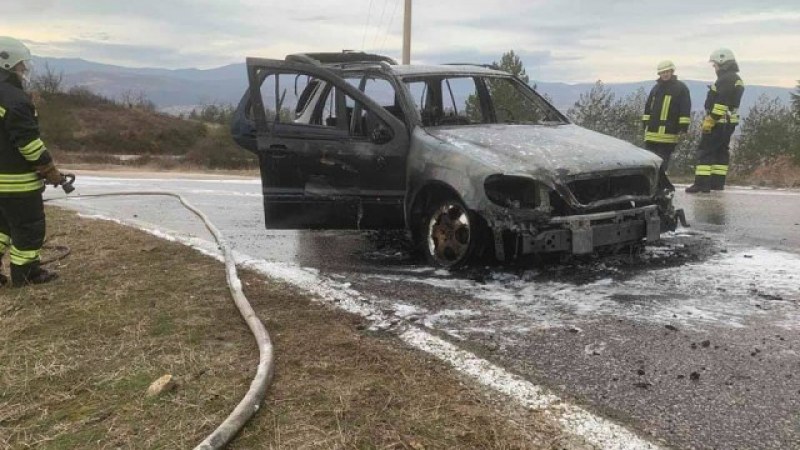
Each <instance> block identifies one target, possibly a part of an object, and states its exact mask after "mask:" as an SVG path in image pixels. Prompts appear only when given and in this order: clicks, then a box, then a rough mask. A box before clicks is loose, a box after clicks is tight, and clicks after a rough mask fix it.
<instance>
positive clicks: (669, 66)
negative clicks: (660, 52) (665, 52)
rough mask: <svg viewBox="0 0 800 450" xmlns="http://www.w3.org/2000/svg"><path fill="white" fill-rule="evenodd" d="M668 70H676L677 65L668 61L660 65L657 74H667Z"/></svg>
mask: <svg viewBox="0 0 800 450" xmlns="http://www.w3.org/2000/svg"><path fill="white" fill-rule="evenodd" d="M668 70H675V63H673V62H672V61H670V60H668V59H666V60H664V61H661V62H660V63H658V67H657V69H656V71H657V73H661V72H666V71H668Z"/></svg>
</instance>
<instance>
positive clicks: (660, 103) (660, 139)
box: [642, 61, 692, 191]
mask: <svg viewBox="0 0 800 450" xmlns="http://www.w3.org/2000/svg"><path fill="white" fill-rule="evenodd" d="M656 71H657V72H658V80H656V85H655V86H653V89H652V90H651V91H650V95H649V96H648V97H647V103H645V106H644V115H643V116H642V122H643V124H644V130H645V132H644V144H645V148H646V149H648V150H650V151H651V152H653V153H655V154H656V155H658V156H659V157H661V160H662V162H661V169H660V174H659V187H660V188H661V189H667V190H669V191H674V190H675V187H674V186H673V185H672V183H670V181H669V179H668V178H667V167H668V166H669V160H670V158H671V157H672V153H673V152H674V151H675V147H676V146H677V145H678V135H679V134H682V133H686V132H687V131H688V130H689V124H690V123H691V121H692V119H691V112H692V99H691V96H690V94H689V88H687V87H686V85H685V84H684V83H683V82H682V81H678V77H677V76H676V75H675V64H674V63H673V62H672V61H661V62H660V63H659V64H658V66H657V68H656Z"/></svg>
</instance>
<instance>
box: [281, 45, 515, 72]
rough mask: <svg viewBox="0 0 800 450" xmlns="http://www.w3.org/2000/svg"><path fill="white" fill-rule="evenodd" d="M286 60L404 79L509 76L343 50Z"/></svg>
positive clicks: (470, 66)
mask: <svg viewBox="0 0 800 450" xmlns="http://www.w3.org/2000/svg"><path fill="white" fill-rule="evenodd" d="M286 60H287V61H292V62H299V63H306V64H314V65H320V66H323V67H331V68H337V69H340V70H346V71H359V70H366V69H375V68H377V69H379V70H382V71H385V72H389V73H391V74H393V75H395V76H398V77H401V78H405V77H415V76H429V75H494V76H508V75H509V74H508V73H507V72H503V71H502V70H497V69H495V68H493V67H492V66H487V65H480V64H440V65H422V64H414V65H398V64H397V63H396V62H395V61H394V60H393V59H392V58H390V57H388V56H383V55H377V54H371V53H364V52H354V51H343V52H340V53H333V52H331V53H295V54H292V55H287V56H286Z"/></svg>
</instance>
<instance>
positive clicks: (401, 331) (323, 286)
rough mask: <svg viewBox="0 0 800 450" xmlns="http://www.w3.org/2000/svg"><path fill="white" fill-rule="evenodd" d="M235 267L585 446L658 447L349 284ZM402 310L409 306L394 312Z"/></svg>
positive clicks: (185, 240)
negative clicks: (381, 332) (380, 332)
mask: <svg viewBox="0 0 800 450" xmlns="http://www.w3.org/2000/svg"><path fill="white" fill-rule="evenodd" d="M82 217H87V218H91V219H98V220H108V221H112V222H115V223H119V224H122V225H127V226H132V227H135V228H138V229H140V230H142V231H145V232H147V233H150V234H152V235H154V236H156V237H159V238H162V239H166V240H169V241H173V242H179V243H182V244H185V245H188V246H190V247H192V248H195V249H197V250H198V251H200V252H202V253H204V254H206V255H210V256H212V257H214V258H215V259H217V260H220V261H221V260H222V259H223V256H222V253H221V252H220V251H219V249H218V247H217V246H216V244H213V243H211V242H208V241H205V240H202V239H198V238H196V237H191V236H184V235H181V234H177V233H172V232H169V231H165V230H161V229H159V228H157V227H153V226H150V225H148V224H143V223H140V222H133V221H124V220H120V219H117V218H113V217H108V216H102V215H86V214H84V215H82ZM234 258H235V259H236V261H237V263H239V264H242V265H243V266H245V267H248V268H251V269H253V270H256V271H258V272H259V273H261V274H263V275H266V276H268V277H270V278H273V279H276V280H279V281H282V282H285V283H289V284H291V285H294V286H296V287H298V288H301V289H302V290H305V291H307V292H309V293H311V294H313V295H314V296H315V297H316V298H317V299H319V300H322V301H324V302H326V303H328V304H332V305H333V306H335V307H337V308H340V309H343V310H344V311H347V312H349V313H353V314H357V315H360V316H362V317H364V318H366V319H368V320H370V321H371V322H372V323H373V327H377V328H390V327H394V328H393V329H394V330H395V331H396V332H397V335H398V336H399V338H400V339H401V340H402V341H403V342H405V343H406V344H408V345H409V346H411V347H414V348H417V349H419V350H422V351H424V352H426V353H429V354H431V355H433V356H435V357H437V358H439V359H440V360H442V361H444V362H446V363H447V364H449V365H450V366H452V367H453V368H454V369H455V370H456V371H458V372H459V373H461V374H463V375H465V376H467V377H469V378H471V379H473V380H475V381H477V382H479V383H480V384H481V385H483V386H485V387H488V388H491V389H493V390H496V391H498V392H500V393H502V394H504V395H506V396H508V397H510V398H512V399H513V400H515V401H516V402H518V403H519V404H520V405H522V406H523V407H526V408H529V409H532V410H538V411H544V412H545V413H546V414H548V415H549V416H550V417H552V418H553V419H554V420H556V421H557V422H558V423H559V424H560V425H561V426H562V427H563V429H564V431H565V432H566V433H568V434H572V435H575V436H578V437H580V438H582V439H583V440H585V441H586V442H587V443H589V444H591V445H594V446H596V447H597V448H601V449H608V450H658V449H660V447H659V446H657V445H655V444H653V443H651V442H648V441H647V440H645V439H642V438H640V437H638V436H637V435H636V434H634V433H633V432H631V431H629V430H627V429H626V428H624V427H622V426H620V425H618V424H616V423H613V422H611V421H609V420H606V419H604V418H601V417H598V416H596V415H594V414H592V413H590V412H588V411H586V410H585V409H583V408H580V407H578V406H575V405H571V404H569V403H566V402H564V401H562V400H561V399H560V398H559V397H558V396H557V395H555V394H552V393H550V392H549V391H548V390H547V389H546V388H543V387H541V386H538V385H535V384H533V383H531V382H529V381H527V380H525V379H523V378H521V377H519V376H516V375H513V374H511V373H510V372H508V371H506V370H505V369H503V368H501V367H498V366H496V365H494V364H492V363H490V362H488V361H486V360H484V359H481V358H479V357H478V356H476V355H474V354H472V353H470V352H467V351H464V350H461V349H459V348H458V347H456V346H455V345H453V344H451V343H449V342H447V341H445V340H443V339H441V338H439V337H436V336H434V335H432V334H431V333H428V332H427V331H424V330H422V329H420V328H417V327H415V326H411V325H409V324H407V323H405V322H404V321H403V320H402V319H401V317H399V316H397V315H394V314H386V313H384V312H383V311H381V310H380V309H379V308H377V307H376V306H375V305H374V302H372V301H371V300H370V299H368V298H367V297H365V296H364V295H363V294H361V293H360V292H358V291H356V290H354V289H352V288H351V287H350V283H343V282H339V281H335V280H332V279H330V278H328V277H324V276H321V275H320V274H319V271H317V270H315V269H310V268H306V267H300V266H297V265H292V264H286V263H276V262H269V261H264V260H258V259H255V258H252V257H250V256H247V255H245V254H242V253H240V252H234ZM398 309H399V310H400V311H405V312H407V311H408V310H409V308H398Z"/></svg>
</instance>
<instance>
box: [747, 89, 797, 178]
mask: <svg viewBox="0 0 800 450" xmlns="http://www.w3.org/2000/svg"><path fill="white" fill-rule="evenodd" d="M792 116H793V114H792V110H791V109H790V108H789V107H787V106H786V105H785V104H784V103H783V102H781V100H780V99H778V98H769V97H767V96H765V95H762V96H761V97H759V99H758V101H757V102H756V104H755V105H753V106H752V107H751V108H750V111H749V112H748V113H747V118H746V119H745V120H744V122H743V123H742V128H741V135H740V136H739V139H738V141H737V145H736V149H735V152H734V153H733V160H734V164H735V165H736V166H738V167H737V170H739V171H742V172H750V171H752V170H754V169H756V168H758V167H759V166H762V165H764V164H769V163H771V162H773V161H775V160H776V158H778V157H780V156H791V157H792V158H793V159H794V160H795V162H796V163H800V136H798V135H799V134H800V125H798V122H797V121H796V120H795V119H794V117H792Z"/></svg>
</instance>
